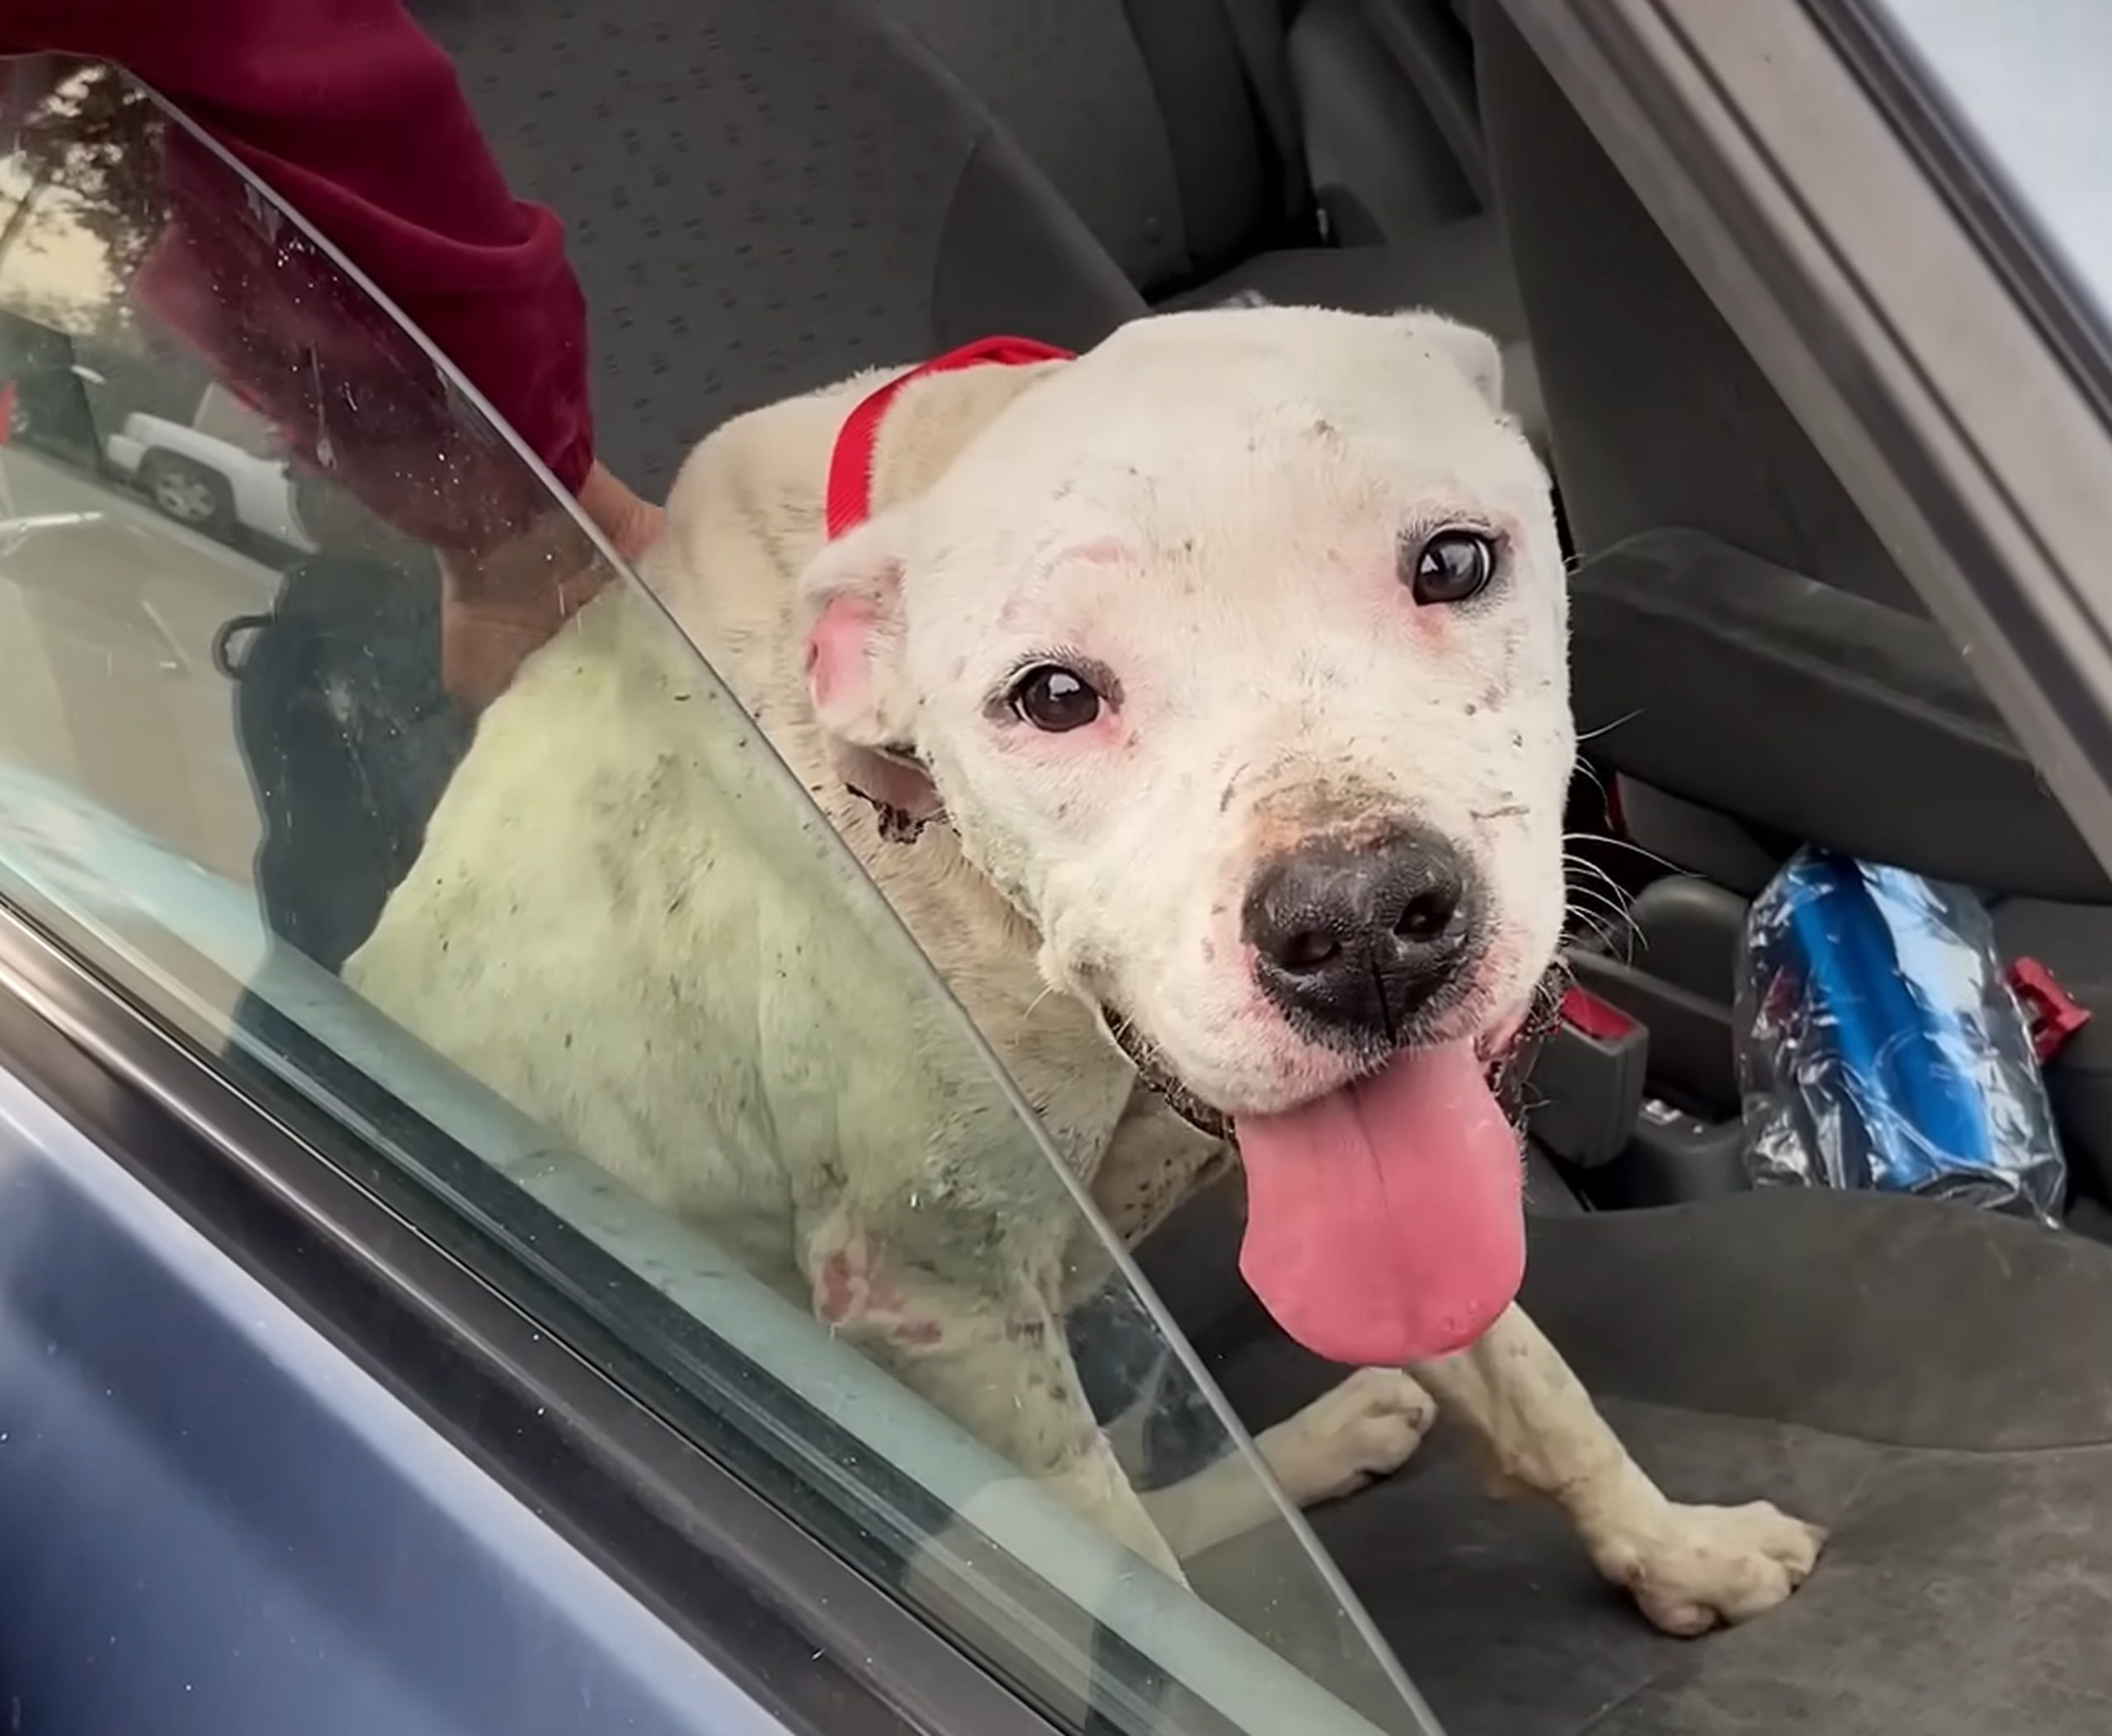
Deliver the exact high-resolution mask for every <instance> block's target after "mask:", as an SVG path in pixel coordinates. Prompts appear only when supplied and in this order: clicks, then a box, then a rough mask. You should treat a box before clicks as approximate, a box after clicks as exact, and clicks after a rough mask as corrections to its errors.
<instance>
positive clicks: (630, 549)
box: [441, 464, 667, 711]
mask: <svg viewBox="0 0 2112 1736" xmlns="http://www.w3.org/2000/svg"><path fill="white" fill-rule="evenodd" d="M579 507H580V510H581V511H582V512H584V513H585V514H586V515H587V517H588V518H590V519H592V521H594V524H595V526H596V528H597V529H598V530H599V531H601V534H602V535H604V536H606V538H608V540H609V542H610V545H611V546H613V547H614V548H615V550H616V552H617V553H618V554H620V555H622V556H623V558H624V559H625V560H627V561H632V562H635V561H637V560H638V559H640V558H641V557H642V556H643V554H645V552H646V550H648V549H649V548H651V547H652V545H653V543H654V541H655V540H658V537H659V535H660V533H661V530H662V526H664V525H665V523H666V520H667V515H666V513H665V512H662V509H661V508H660V507H656V506H653V505H650V504H648V502H646V501H644V500H643V499H641V498H639V496H638V495H637V494H635V493H633V492H632V491H631V490H630V489H629V488H626V487H625V485H624V484H622V483H620V482H619V481H617V480H616V479H615V477H614V476H613V475H611V474H610V473H609V472H608V471H607V470H606V469H604V468H603V467H602V466H601V465H599V464H596V465H595V466H594V468H593V469H592V470H591V471H589V472H588V473H587V480H586V481H585V482H584V483H583V484H581V486H580V490H579ZM611 576H612V573H611V571H610V568H609V566H608V564H607V563H606V562H605V561H601V560H598V559H594V558H592V553H591V551H590V550H588V548H587V543H586V539H585V538H584V537H582V535H580V534H579V529H578V526H577V524H575V523H574V522H573V521H572V520H571V519H569V518H568V517H565V516H563V515H562V514H559V513H552V514H550V515H549V517H547V518H545V519H544V520H543V521H541V522H540V524H538V525H537V526H535V528H533V529H531V530H530V531H526V532H524V533H522V534H521V535H518V536H515V537H512V538H510V539H509V540H507V541H506V542H504V543H502V544H501V545H499V546H498V547H497V548H496V549H493V550H490V551H488V553H485V554H479V555H476V556H474V557H472V556H469V555H460V554H449V555H443V556H442V557H441V582H442V584H443V587H444V589H443V592H442V597H441V678H442V679H443V680H444V681H445V682H446V685H447V691H449V692H450V693H451V694H453V695H454V696H455V698H456V699H458V700H460V701H461V702H462V703H463V704H464V705H467V706H468V707H469V709H470V710H473V711H481V710H483V709H484V707H485V706H487V705H490V704H491V702H492V701H493V700H495V699H497V697H498V696H499V695H500V694H502V693H503V692H504V691H506V689H507V686H508V685H509V684H510V683H511V682H512V680H513V677H514V673H515V672H516V670H518V669H519V668H520V667H521V664H522V663H523V662H525V661H526V659H527V658H528V657H529V656H530V654H531V653H534V652H535V651H536V650H538V649H540V648H541V647H542V646H543V645H544V644H545V643H547V642H548V641H549V639H550V637H551V635H552V634H554V633H556V631H557V630H558V629H559V627H561V626H563V625H564V623H565V622H566V621H567V620H569V619H570V618H571V617H572V616H573V615H574V614H576V613H577V611H579V609H580V608H581V607H582V606H584V605H585V604H586V603H587V601H589V600H590V599H591V598H592V597H593V596H594V595H595V594H596V592H598V591H600V590H601V587H602V586H603V585H605V584H606V583H607V582H608V581H609V579H610V577H611Z"/></svg>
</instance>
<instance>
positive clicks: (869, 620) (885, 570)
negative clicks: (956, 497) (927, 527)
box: [799, 507, 939, 830]
mask: <svg viewBox="0 0 2112 1736" xmlns="http://www.w3.org/2000/svg"><path fill="white" fill-rule="evenodd" d="M906 518H907V508H904V507H896V508H894V509H893V510H891V511H889V512H882V513H881V514H879V516H878V517H874V518H871V519H869V520H867V521H865V523H864V524H862V525H860V526H858V527H857V528H856V530H853V531H848V532H846V534H845V535H842V536H841V537H839V538H837V540H835V541H834V542H832V543H828V544H826V545H824V546H823V549H822V551H821V553H820V554H817V555H816V556H815V557H814V559H813V561H812V562H811V563H810V564H808V568H807V570H806V573H804V576H803V577H802V578H801V579H800V581H799V599H800V603H801V618H802V619H803V620H804V622H805V623H806V637H805V642H804V648H803V649H804V658H805V665H806V674H807V697H808V702H809V703H810V704H811V705H813V708H814V716H815V718H816V719H817V720H818V722H819V723H820V724H821V726H822V729H823V731H824V732H825V733H826V734H827V737H828V741H829V752H830V755H831V757H832V758H833V760H834V761H835V762H836V767H837V772H838V774H839V775H840V776H841V777H842V779H843V781H844V783H845V784H846V785H847V786H848V787H849V788H850V789H851V790H855V791H856V793H857V794H859V795H862V796H864V797H865V798H866V800H869V801H870V802H871V803H872V804H873V805H874V807H875V808H876V809H879V814H880V818H881V822H882V825H883V828H884V829H886V828H888V827H889V826H890V825H893V826H897V827H901V826H907V827H908V828H911V829H912V830H913V828H914V827H915V826H916V825H917V824H920V823H922V822H923V821H925V820H927V819H930V818H933V817H934V816H935V815H936V814H937V813H938V811H939V801H938V797H937V795H936V792H935V791H934V790H932V788H931V780H930V779H929V778H928V777H927V776H925V774H924V771H923V768H922V767H921V766H920V765H919V764H918V763H917V759H916V757H915V741H916V733H917V699H916V694H915V692H914V691H913V690H912V687H911V686H910V682H909V673H908V670H907V668H906V667H905V664H904V655H903V604H902V573H903V558H904V557H903V532H904V531H905V529H906V524H905V520H906Z"/></svg>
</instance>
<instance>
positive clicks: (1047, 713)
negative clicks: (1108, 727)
mask: <svg viewBox="0 0 2112 1736" xmlns="http://www.w3.org/2000/svg"><path fill="white" fill-rule="evenodd" d="M1012 710H1014V711H1016V712H1017V713H1018V714H1019V715H1020V716H1021V718H1022V719H1025V721H1026V722H1028V723H1030V724H1033V725H1034V727H1035V729H1042V730H1046V731H1047V732H1048V733H1049V734H1051V735H1061V734H1063V732H1064V731H1065V730H1067V729H1084V728H1085V726H1086V725H1087V724H1089V723H1091V721H1092V720H1093V719H1095V718H1096V717H1098V716H1099V715H1100V694H1099V692H1098V691H1097V690H1096V689H1095V687H1094V686H1093V685H1092V683H1091V682H1089V681H1087V679H1086V678H1085V677H1083V676H1082V675H1081V674H1079V673H1078V672H1077V670H1075V669H1066V668H1063V665H1062V664H1060V663H1039V664H1036V665H1035V667H1034V668H1031V669H1030V670H1028V671H1027V672H1026V673H1025V674H1024V675H1022V676H1021V677H1020V678H1019V680H1018V681H1016V682H1014V683H1013V684H1012Z"/></svg>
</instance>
